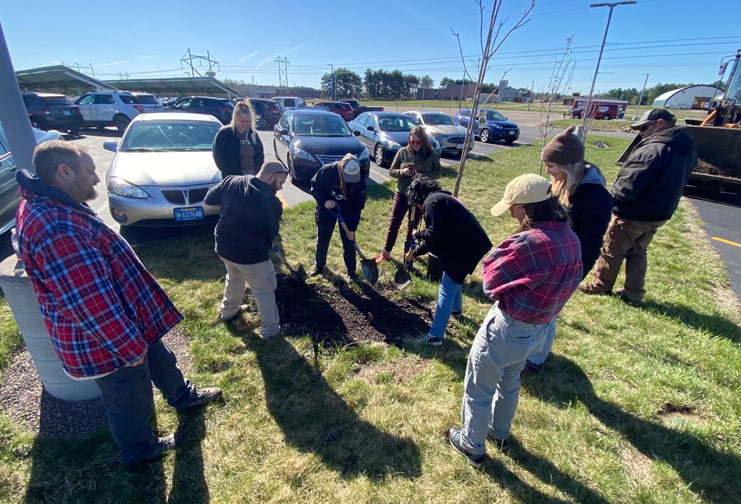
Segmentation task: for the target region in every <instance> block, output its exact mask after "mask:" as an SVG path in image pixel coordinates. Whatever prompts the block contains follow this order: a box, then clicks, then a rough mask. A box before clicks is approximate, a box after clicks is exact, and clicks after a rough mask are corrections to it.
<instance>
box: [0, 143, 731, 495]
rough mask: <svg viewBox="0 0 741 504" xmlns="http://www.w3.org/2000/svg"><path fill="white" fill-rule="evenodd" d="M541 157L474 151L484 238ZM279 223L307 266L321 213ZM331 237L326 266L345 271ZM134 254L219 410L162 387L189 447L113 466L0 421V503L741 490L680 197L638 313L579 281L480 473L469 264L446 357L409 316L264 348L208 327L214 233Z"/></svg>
mask: <svg viewBox="0 0 741 504" xmlns="http://www.w3.org/2000/svg"><path fill="white" fill-rule="evenodd" d="M597 139H600V140H602V141H604V142H605V143H606V144H607V145H608V146H609V149H605V150H603V149H596V148H594V147H592V145H593V142H590V143H589V145H588V146H587V153H586V157H587V159H589V160H590V161H592V162H594V163H595V164H597V165H598V166H600V167H602V168H603V169H604V170H605V172H606V176H607V179H608V180H610V181H611V180H613V179H614V176H615V172H616V168H615V164H614V161H615V159H616V158H617V157H618V156H619V154H620V153H621V152H622V151H623V150H624V148H625V147H626V145H627V143H628V140H626V139H618V138H611V137H602V138H595V140H597ZM539 159H540V153H539V149H538V147H536V146H535V147H534V146H523V147H520V148H517V149H509V150H505V151H499V152H496V153H494V154H493V155H492V157H491V159H490V160H485V161H469V162H468V163H467V165H466V167H467V169H466V174H465V177H464V179H463V185H462V189H461V194H460V197H461V199H462V201H463V202H464V203H465V204H466V205H467V206H468V208H469V209H471V211H472V212H473V213H474V214H475V215H476V216H477V217H478V218H479V219H480V221H481V223H482V225H483V226H484V228H485V229H486V230H487V231H488V232H489V233H490V235H491V239H492V242H493V243H495V244H496V243H499V241H500V240H501V239H503V238H505V237H506V236H507V235H508V234H509V233H511V232H512V231H513V230H514V229H515V227H516V225H515V221H513V220H512V219H511V218H509V217H508V216H505V217H500V218H494V217H492V216H491V214H490V213H489V208H490V207H491V206H492V204H493V203H495V202H496V201H497V200H498V199H499V197H500V196H501V194H502V191H503V189H504V186H505V184H506V183H507V182H508V181H509V180H510V179H511V178H513V177H514V176H516V175H518V174H520V173H522V172H525V171H535V172H537V170H538V165H539ZM442 182H443V185H444V186H445V187H446V188H452V186H453V183H454V172H453V171H452V170H450V169H445V172H444V178H443V180H442ZM369 196H370V199H369V201H368V205H367V207H366V209H365V211H364V213H363V220H362V221H361V225H360V228H359V231H358V240H359V244H360V246H361V247H362V248H363V250H365V251H366V253H375V252H376V251H378V250H380V247H381V245H382V242H383V238H384V233H385V228H386V225H387V219H388V214H389V212H390V202H391V199H390V198H391V196H392V188H391V186H373V187H371V188H370V189H369ZM281 235H282V240H283V244H284V246H285V249H286V253H287V256H288V258H289V260H290V261H292V262H293V263H299V262H300V263H303V264H305V265H307V266H309V265H311V264H312V262H313V250H314V245H313V242H314V239H315V226H314V224H313V207H312V205H311V204H302V205H299V206H297V207H295V208H291V209H288V210H287V211H286V212H285V213H284V220H283V224H282V230H281ZM339 241H340V240H339V238H338V237H337V236H335V237H334V238H333V241H332V244H331V247H330V254H329V257H330V262H329V263H328V267H329V269H331V270H333V271H335V272H337V273H338V274H341V273H343V270H344V267H343V266H342V265H341V251H340V246H339ZM369 251H370V252H369ZM137 253H138V254H139V255H140V257H141V259H142V261H143V262H144V264H145V265H147V267H148V268H149V269H150V270H151V271H152V273H153V274H154V275H155V277H156V278H157V279H158V280H159V281H160V282H161V283H162V285H163V286H164V288H165V289H166V290H167V292H168V293H169V294H170V295H171V296H172V298H173V300H174V302H175V304H176V305H177V306H178V307H179V308H180V309H181V310H182V312H183V313H184V314H185V321H184V322H183V323H182V324H181V330H182V331H183V333H184V334H185V335H186V337H187V338H188V340H189V342H190V352H191V354H192V356H193V359H194V372H193V373H191V375H190V377H191V379H193V380H194V381H195V383H197V384H203V385H218V386H220V387H222V388H223V389H224V397H225V402H224V404H222V405H209V406H208V407H207V408H206V409H205V410H202V411H200V412H193V413H189V414H186V415H178V414H176V413H175V412H174V411H173V410H172V409H171V408H168V407H167V406H166V405H165V404H164V402H163V401H162V399H161V397H159V396H158V397H157V400H156V403H157V404H156V422H157V425H158V428H159V429H160V430H161V431H163V432H173V431H174V430H175V429H176V428H178V426H181V428H182V429H183V430H184V431H185V432H186V434H187V436H188V438H187V439H188V441H187V442H186V443H185V444H184V445H183V447H182V448H181V449H179V450H178V452H177V453H174V454H173V453H170V454H168V455H167V456H166V457H165V458H164V459H163V461H162V462H160V463H155V464H150V465H148V466H145V467H141V468H139V469H136V470H132V471H127V470H124V469H122V468H121V467H120V466H119V465H118V463H117V459H116V457H117V450H116V449H115V446H114V445H113V443H112V441H111V439H110V436H109V434H108V433H107V432H106V431H101V432H99V433H97V434H95V435H93V436H91V437H90V438H87V439H85V440H83V441H82V442H67V441H54V440H47V439H43V438H39V437H37V436H35V435H34V434H31V433H27V432H23V431H22V430H21V429H20V428H19V427H18V426H17V425H15V424H13V422H12V421H10V419H9V418H8V417H7V416H6V415H0V500H1V501H3V502H18V501H22V500H25V501H26V502H65V501H67V502H69V501H74V502H162V501H165V500H167V501H169V502H193V503H201V502H207V501H213V502H286V503H293V502H302V503H327V502H357V503H360V502H363V503H364V502H391V503H409V502H419V503H423V502H425V503H426V502H439V503H448V502H461V501H470V502H503V503H511V502H532V503H541V502H553V503H562V502H580V503H581V502H591V503H608V502H609V503H613V502H615V503H634V502H642V503H652V502H655V503H665V502H680V503H696V502H712V503H730V502H739V495H741V480H740V479H739V474H741V386H740V385H741V380H740V377H741V348H740V343H741V335H740V334H739V323H740V322H741V320H740V319H739V310H738V304H737V301H736V299H735V296H734V295H733V294H732V292H731V291H730V290H729V289H728V286H727V279H726V274H725V272H724V270H723V268H722V265H721V263H720V261H719V259H718V258H717V257H716V256H715V255H714V253H713V252H712V249H711V248H710V245H709V244H708V242H707V239H706V237H704V235H703V233H702V231H701V228H700V227H699V226H698V217H697V214H696V212H695V211H694V209H693V208H692V206H691V205H689V204H688V203H687V202H683V203H682V204H681V205H680V207H679V209H678V211H677V213H676V214H675V216H674V218H673V219H672V220H671V221H670V222H669V223H668V224H667V225H666V226H664V227H663V228H661V230H660V231H659V232H658V234H657V236H656V238H655V240H654V242H653V243H652V244H651V247H650V250H649V269H648V277H647V290H648V294H647V296H646V299H645V304H644V306H643V307H641V308H636V307H632V306H629V305H627V304H624V303H622V302H621V301H619V300H618V299H616V298H612V297H589V296H584V295H581V294H579V293H577V294H575V295H574V297H573V298H572V299H571V301H570V302H569V303H568V304H567V306H566V308H565V309H564V311H563V313H562V314H561V316H560V317H559V320H558V324H557V326H558V329H557V338H556V342H555V345H554V348H553V354H552V355H551V356H550V357H549V359H548V360H547V361H546V364H545V366H544V369H543V371H541V373H540V374H538V375H535V376H528V377H526V378H525V379H523V385H522V390H521V399H520V406H519V409H518V411H517V415H516V417H515V419H514V424H513V428H512V438H511V441H512V448H511V449H510V450H509V451H508V452H507V453H506V454H502V453H498V452H496V451H495V450H494V449H493V448H492V447H491V446H489V455H488V458H487V461H486V463H485V465H484V468H483V470H475V469H473V468H471V467H470V466H469V465H468V464H466V462H465V461H464V459H463V458H462V457H461V456H460V455H457V454H456V453H454V452H453V451H452V450H451V449H450V448H449V446H448V445H447V443H446V441H445V440H444V438H443V434H444V432H445V431H446V429H447V428H448V427H450V426H452V425H456V426H457V425H459V422H460V402H461V397H462V377H463V373H464V371H465V366H466V358H467V354H468V350H469V348H470V345H471V342H472V340H473V338H474V335H475V333H476V330H477V329H478V324H479V323H480V322H481V320H482V319H483V318H484V315H485V314H486V312H487V311H488V309H489V308H490V305H491V303H490V302H488V301H487V300H486V299H485V298H484V296H483V295H482V293H481V278H480V274H479V273H478V272H476V273H475V274H474V275H472V277H470V278H469V279H468V281H467V283H466V284H465V286H464V314H465V318H464V319H463V320H462V321H460V322H456V321H451V324H450V325H449V327H448V335H447V337H446V340H445V344H444V345H443V347H441V348H440V349H432V348H426V347H421V346H419V345H417V344H416V343H415V342H414V338H413V336H415V335H414V334H409V331H407V330H405V327H403V326H401V325H400V326H399V327H398V332H399V334H402V335H406V336H409V337H408V338H407V339H405V342H404V343H403V344H401V345H390V344H385V343H383V342H381V343H378V342H362V341H361V342H356V343H352V344H348V345H344V346H341V347H333V346H331V345H325V344H322V343H321V340H320V341H319V342H318V344H317V338H316V336H315V337H314V338H313V339H312V337H310V336H309V335H308V334H303V333H301V332H294V333H292V334H290V335H289V336H288V337H285V338H279V339H277V340H275V341H270V342H263V341H261V340H260V339H259V337H257V336H256V335H255V333H254V332H252V331H249V330H246V331H243V332H240V331H238V330H236V329H234V328H233V327H231V326H226V325H224V324H221V323H215V322H214V318H215V316H216V312H217V306H218V303H219V301H220V297H221V293H222V289H223V274H224V271H223V265H222V264H221V262H220V261H219V259H218V258H217V257H216V256H215V255H214V253H213V247H212V237H211V235H210V232H209V231H208V230H203V231H200V232H195V233H192V234H188V235H185V236H183V237H180V238H175V239H170V240H167V241H162V242H158V243H151V244H146V245H143V246H140V247H137ZM399 254H400V252H399V250H398V248H397V250H394V257H395V258H396V259H398V258H399ZM394 270H395V266H394V264H393V263H391V262H388V261H387V262H385V263H383V264H382V265H381V278H380V282H381V283H386V284H388V283H390V282H391V280H392V278H393V273H394ZM312 283H313V284H315V285H316V286H323V288H327V289H330V291H332V290H333V289H338V288H337V287H335V286H333V285H331V284H329V283H328V281H327V280H323V279H319V280H312ZM354 290H355V291H356V292H357V293H358V295H360V293H362V292H363V291H364V290H363V289H362V288H361V287H360V286H356V287H355V288H354ZM346 291H347V289H346V288H345V294H343V295H344V296H347V292H346ZM436 292H437V286H436V285H435V284H433V283H430V282H428V281H426V280H424V279H423V278H415V280H414V282H413V283H412V285H411V286H410V287H409V288H408V290H407V292H406V293H405V294H404V295H405V296H407V297H409V298H411V299H414V300H418V301H419V302H420V303H422V304H423V305H424V306H428V307H430V308H431V307H432V306H433V305H434V300H435V297H436ZM401 296H402V294H395V295H394V297H392V299H391V301H399V300H400V299H401ZM307 302H308V301H307ZM317 313H319V311H318V312H317ZM285 315H286V314H284V316H285ZM8 316H9V315H8V311H7V309H3V311H0V320H3V321H4V322H2V324H0V331H3V332H2V335H1V336H0V337H1V338H2V339H7V338H9V339H10V340H11V343H10V344H6V343H2V345H0V348H7V349H6V350H3V352H4V355H5V357H3V358H2V359H0V363H5V362H7V356H8V352H9V351H11V350H12V349H14V348H17V343H16V342H15V341H16V339H17V335H16V334H15V333H13V331H12V330H10V329H3V328H5V327H8V326H10V325H11V324H12V322H11V321H9V320H8ZM250 317H252V318H253V319H254V317H255V315H254V314H250ZM286 318H288V319H290V314H287V317H286ZM348 336H351V335H348Z"/></svg>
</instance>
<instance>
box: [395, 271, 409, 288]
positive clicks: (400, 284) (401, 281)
mask: <svg viewBox="0 0 741 504" xmlns="http://www.w3.org/2000/svg"><path fill="white" fill-rule="evenodd" d="M410 283H412V275H411V274H410V273H409V271H407V269H406V268H403V267H402V268H399V269H398V270H396V274H395V275H394V287H396V288H397V289H399V290H402V289H405V288H406V287H407V286H408V285H409V284H410Z"/></svg>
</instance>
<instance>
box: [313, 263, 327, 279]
mask: <svg viewBox="0 0 741 504" xmlns="http://www.w3.org/2000/svg"><path fill="white" fill-rule="evenodd" d="M322 273H324V266H317V265H316V264H315V265H314V266H312V267H311V269H310V270H309V276H310V277H315V276H317V275H321V274H322Z"/></svg>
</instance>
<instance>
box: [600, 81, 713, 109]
mask: <svg viewBox="0 0 741 504" xmlns="http://www.w3.org/2000/svg"><path fill="white" fill-rule="evenodd" d="M693 85H695V84H694V83H689V84H676V83H667V84H661V83H659V84H656V85H655V86H653V87H650V88H646V90H645V91H644V92H643V99H642V100H641V105H647V104H650V103H653V101H654V100H655V99H656V98H658V97H659V96H661V95H662V94H664V93H666V92H667V91H671V90H672V89H678V88H682V87H685V86H693ZM707 85H708V86H717V87H719V88H721V89H725V85H724V84H723V82H721V81H719V80H718V81H715V82H713V83H712V84H707ZM640 95H641V90H640V89H636V88H626V89H623V88H617V89H611V90H609V91H608V92H607V93H602V94H599V95H597V97H598V98H610V99H613V100H625V101H627V102H628V103H630V104H631V105H636V104H637V103H638V97H639V96H640Z"/></svg>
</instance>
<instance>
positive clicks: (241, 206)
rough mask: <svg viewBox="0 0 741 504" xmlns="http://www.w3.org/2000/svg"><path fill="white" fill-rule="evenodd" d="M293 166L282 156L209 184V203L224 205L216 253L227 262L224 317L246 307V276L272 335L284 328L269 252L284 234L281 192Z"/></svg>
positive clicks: (263, 331)
mask: <svg viewBox="0 0 741 504" xmlns="http://www.w3.org/2000/svg"><path fill="white" fill-rule="evenodd" d="M287 177H288V170H286V168H285V167H284V166H283V164H282V163H280V162H278V161H268V162H267V163H265V164H263V165H262V168H261V169H260V171H259V172H258V174H257V176H253V175H230V176H228V177H226V178H224V179H223V180H222V181H221V182H219V183H218V184H216V185H215V186H214V187H212V188H211V189H209V191H208V193H207V194H206V200H205V201H206V204H207V205H221V208H220V210H219V222H218V223H217V224H216V229H215V230H214V237H215V238H216V254H217V255H218V256H219V258H220V259H221V260H222V261H223V262H224V265H225V266H226V273H227V275H226V285H225V286H224V299H223V300H222V301H221V319H222V320H223V321H225V322H226V321H230V320H233V319H235V318H236V317H238V316H239V315H240V314H241V313H242V312H243V311H244V310H245V309H246V305H242V298H243V297H244V284H245V282H246V283H248V284H249V285H250V289H251V290H252V294H253V295H254V296H255V304H256V305H257V311H258V312H259V314H260V335H261V336H262V337H263V339H266V340H267V339H270V338H273V337H275V336H277V335H278V334H280V332H281V328H280V318H279V316H278V305H277V304H276V302H275V289H276V287H277V280H276V278H275V268H274V267H273V263H272V261H271V260H270V257H269V256H268V250H270V248H271V247H272V246H273V240H274V239H275V237H276V236H278V230H279V226H280V218H281V215H283V205H282V204H281V202H280V200H279V199H278V198H277V196H276V195H275V193H276V192H278V191H280V190H281V189H282V188H283V184H284V183H285V182H286V178H287Z"/></svg>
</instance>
